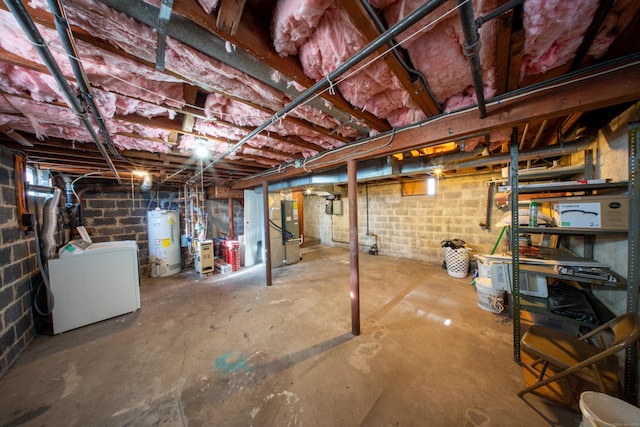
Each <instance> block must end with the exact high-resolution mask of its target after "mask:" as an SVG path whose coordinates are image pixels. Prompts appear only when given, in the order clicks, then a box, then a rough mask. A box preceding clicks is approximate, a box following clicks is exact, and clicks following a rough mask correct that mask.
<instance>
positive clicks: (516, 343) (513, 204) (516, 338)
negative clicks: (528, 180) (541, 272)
mask: <svg viewBox="0 0 640 427" xmlns="http://www.w3.org/2000/svg"><path fill="white" fill-rule="evenodd" d="M509 152H510V154H511V168H510V169H509V181H510V185H511V196H510V199H509V204H510V208H511V239H510V242H509V243H510V246H511V268H512V274H511V286H512V293H511V294H512V295H513V358H514V359H515V361H516V362H518V363H520V333H521V331H520V252H518V250H519V248H518V228H519V223H518V128H513V130H512V131H511V142H510V145H509Z"/></svg>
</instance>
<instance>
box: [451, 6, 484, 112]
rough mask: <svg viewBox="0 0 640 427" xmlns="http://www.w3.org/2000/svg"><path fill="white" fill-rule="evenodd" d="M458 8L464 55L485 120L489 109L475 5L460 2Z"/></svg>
mask: <svg viewBox="0 0 640 427" xmlns="http://www.w3.org/2000/svg"><path fill="white" fill-rule="evenodd" d="M458 7H459V11H460V12H459V13H460V22H461V23H462V32H463V33H464V44H463V46H462V47H463V50H464V55H465V56H466V57H467V58H469V64H470V65H471V77H473V86H474V88H475V90H476V98H477V100H478V110H480V118H481V119H484V118H485V117H487V107H486V105H485V102H484V83H483V82H482V67H481V65H480V36H479V35H478V26H477V25H476V21H475V19H474V17H473V4H472V3H471V1H470V0H458Z"/></svg>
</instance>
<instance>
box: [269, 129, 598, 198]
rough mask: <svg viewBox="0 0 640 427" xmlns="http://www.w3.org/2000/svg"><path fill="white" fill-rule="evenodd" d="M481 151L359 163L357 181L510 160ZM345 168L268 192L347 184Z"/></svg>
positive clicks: (568, 146)
mask: <svg viewBox="0 0 640 427" xmlns="http://www.w3.org/2000/svg"><path fill="white" fill-rule="evenodd" d="M595 141H596V137H595V136H583V137H579V138H577V139H575V140H573V141H567V142H564V143H562V144H558V145H553V146H549V147H545V148H541V149H537V150H525V151H521V152H519V153H518V158H519V160H521V161H528V160H536V159H544V158H549V157H560V156H565V155H568V154H572V153H577V152H578V151H582V150H585V149H587V148H588V147H589V146H590V145H591V144H593V143H594V142H595ZM480 152H481V150H480V149H478V150H476V151H472V152H468V153H467V152H463V153H456V154H448V155H441V156H435V157H424V156H423V157H412V158H407V159H404V160H403V161H401V162H395V161H394V160H393V159H395V158H394V157H393V156H389V157H381V158H377V159H371V160H366V161H362V162H358V171H357V180H358V182H364V181H372V180H381V179H393V178H398V177H402V176H411V175H420V174H431V173H433V172H434V170H435V169H439V168H443V169H444V170H458V169H470V168H478V167H487V166H496V165H506V164H507V163H509V161H510V160H511V157H510V155H509V154H508V153H506V154H498V155H493V156H482V157H481V156H480ZM346 183H347V168H346V166H341V167H339V168H337V169H333V170H330V171H327V172H322V173H312V174H309V175H306V176H302V177H297V178H292V179H289V180H285V181H280V182H277V183H273V184H270V185H269V191H278V190H287V189H288V190H292V189H296V188H304V187H305V186H314V185H315V186H317V185H326V184H346Z"/></svg>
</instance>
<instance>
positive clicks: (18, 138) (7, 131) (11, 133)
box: [0, 125, 33, 147]
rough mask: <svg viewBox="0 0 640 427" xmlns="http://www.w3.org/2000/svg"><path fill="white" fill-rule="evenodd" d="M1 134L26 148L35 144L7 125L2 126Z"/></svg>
mask: <svg viewBox="0 0 640 427" xmlns="http://www.w3.org/2000/svg"><path fill="white" fill-rule="evenodd" d="M0 132H1V133H3V134H4V135H6V136H7V137H9V138H11V139H13V140H14V141H15V142H17V143H18V144H20V145H22V146H24V147H33V144H32V143H31V142H30V141H29V140H28V139H27V138H25V137H24V136H22V134H21V133H19V132H18V131H16V130H14V129H11V128H10V127H9V126H7V125H2V126H0Z"/></svg>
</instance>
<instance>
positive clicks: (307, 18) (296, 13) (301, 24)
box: [271, 0, 334, 56]
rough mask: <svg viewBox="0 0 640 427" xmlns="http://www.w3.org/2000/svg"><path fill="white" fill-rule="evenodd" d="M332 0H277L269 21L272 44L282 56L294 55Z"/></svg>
mask: <svg viewBox="0 0 640 427" xmlns="http://www.w3.org/2000/svg"><path fill="white" fill-rule="evenodd" d="M333 2H334V0H278V2H277V4H276V7H275V10H274V12H273V20H272V22H271V37H272V38H273V46H274V47H275V49H276V52H278V53H279V54H280V55H282V56H287V55H295V54H296V53H297V52H298V48H299V47H300V46H301V45H302V44H303V43H304V42H306V41H307V39H308V38H309V37H310V36H311V34H312V33H313V30H314V29H315V28H316V27H317V26H318V23H319V22H320V18H322V15H324V13H325V11H326V10H327V8H328V7H329V6H331V4H332V3H333Z"/></svg>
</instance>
